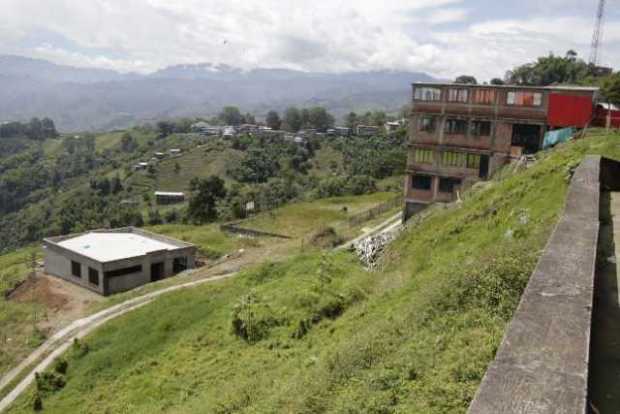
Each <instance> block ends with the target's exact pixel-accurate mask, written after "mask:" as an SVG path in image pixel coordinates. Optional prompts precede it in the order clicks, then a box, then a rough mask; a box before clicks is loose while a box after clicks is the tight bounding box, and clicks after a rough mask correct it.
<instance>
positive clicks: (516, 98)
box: [506, 90, 543, 108]
mask: <svg viewBox="0 0 620 414" xmlns="http://www.w3.org/2000/svg"><path fill="white" fill-rule="evenodd" d="M527 95H531V98H532V103H531V104H529V103H526V102H525V99H526V96H527ZM511 97H512V99H511ZM537 98H538V99H537ZM511 101H512V102H511ZM542 103H543V94H542V92H533V91H516V90H515V91H508V93H506V105H509V106H519V107H525V108H537V107H540V106H542Z"/></svg>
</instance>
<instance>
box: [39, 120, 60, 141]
mask: <svg viewBox="0 0 620 414" xmlns="http://www.w3.org/2000/svg"><path fill="white" fill-rule="evenodd" d="M41 132H42V134H43V138H58V131H56V126H55V125H54V121H52V120H51V119H49V118H43V119H42V120H41Z"/></svg>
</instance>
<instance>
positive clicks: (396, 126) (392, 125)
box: [385, 121, 401, 134]
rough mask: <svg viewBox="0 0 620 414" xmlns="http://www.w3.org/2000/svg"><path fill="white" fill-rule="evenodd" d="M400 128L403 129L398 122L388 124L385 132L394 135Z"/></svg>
mask: <svg viewBox="0 0 620 414" xmlns="http://www.w3.org/2000/svg"><path fill="white" fill-rule="evenodd" d="M400 127H401V123H400V122H398V121H391V122H386V123H385V132H386V133H388V134H393V133H394V132H396V131H398V129H399V128H400Z"/></svg>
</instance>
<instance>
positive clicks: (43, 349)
mask: <svg viewBox="0 0 620 414" xmlns="http://www.w3.org/2000/svg"><path fill="white" fill-rule="evenodd" d="M235 275H236V273H228V274H225V275H221V276H214V277H210V278H208V279H200V280H195V281H192V282H188V283H183V284H180V285H175V286H170V287H167V288H164V289H161V290H157V291H154V292H151V293H147V294H145V295H143V296H139V297H136V298H133V299H129V300H126V301H124V302H122V303H119V304H118V305H115V306H112V307H110V308H108V309H105V310H102V311H100V312H97V313H95V314H93V315H90V316H87V317H85V318H82V319H78V320H76V321H74V322H72V323H71V324H70V325H69V326H67V327H66V328H64V329H62V330H60V331H58V332H56V333H55V334H54V335H53V336H52V337H51V338H49V339H48V340H47V341H45V342H44V343H43V345H41V346H40V347H39V348H37V349H36V350H35V351H34V352H33V353H31V354H30V355H29V356H28V357H27V358H26V359H25V360H23V361H22V362H21V363H20V364H19V365H18V366H16V367H15V368H13V369H12V370H11V371H9V373H8V374H6V375H5V376H4V377H3V378H2V379H0V389H3V388H4V387H6V386H7V385H8V384H10V383H11V382H12V381H13V380H15V379H16V378H17V377H18V375H19V374H20V373H21V372H22V371H23V370H25V369H26V368H28V367H29V366H30V365H32V364H34V363H36V362H37V361H39V360H40V359H41V358H43V360H41V361H40V362H38V363H37V364H36V366H35V367H34V368H32V369H31V370H30V372H29V373H28V375H27V376H26V377H25V378H24V379H23V380H22V381H20V382H19V384H18V385H17V386H16V387H15V388H14V389H13V390H11V392H10V393H9V394H7V395H6V396H5V397H4V398H3V399H2V400H0V411H3V410H5V409H6V408H8V407H9V405H10V404H12V403H13V401H15V399H16V398H17V397H18V396H19V395H20V394H21V393H22V392H23V391H24V390H25V389H26V388H27V387H28V386H29V385H30V384H31V383H32V381H33V380H34V374H35V373H36V372H41V371H43V370H45V369H46V368H47V367H49V365H50V364H51V363H52V362H53V361H54V359H56V358H57V357H58V356H60V355H61V354H62V353H63V352H65V351H66V350H67V348H68V347H69V346H71V344H72V343H73V340H74V339H76V338H82V337H84V336H86V335H88V334H89V333H90V332H92V331H93V330H94V329H96V328H97V327H99V326H100V325H102V324H104V323H106V322H107V321H109V320H111V319H114V318H116V317H118V316H121V315H124V314H125V313H127V312H130V311H132V310H134V309H137V308H139V307H141V306H144V305H146V304H148V303H150V302H152V301H153V300H154V299H155V298H157V297H159V296H161V295H164V294H166V293H170V292H173V291H176V290H180V289H186V288H190V287H194V286H197V285H201V284H204V283H210V282H215V281H218V280H222V279H227V278H230V277H232V276H235Z"/></svg>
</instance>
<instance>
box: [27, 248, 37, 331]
mask: <svg viewBox="0 0 620 414" xmlns="http://www.w3.org/2000/svg"><path fill="white" fill-rule="evenodd" d="M29 268H30V274H29V275H28V277H29V279H30V281H29V282H30V294H31V301H32V334H33V336H34V334H35V332H36V329H37V303H36V301H35V290H36V281H37V253H36V252H35V251H33V252H32V253H30V263H29Z"/></svg>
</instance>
